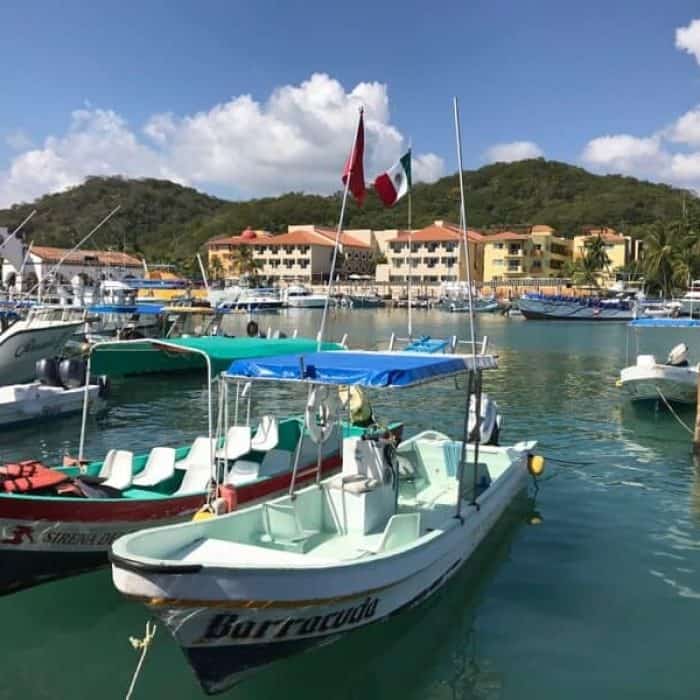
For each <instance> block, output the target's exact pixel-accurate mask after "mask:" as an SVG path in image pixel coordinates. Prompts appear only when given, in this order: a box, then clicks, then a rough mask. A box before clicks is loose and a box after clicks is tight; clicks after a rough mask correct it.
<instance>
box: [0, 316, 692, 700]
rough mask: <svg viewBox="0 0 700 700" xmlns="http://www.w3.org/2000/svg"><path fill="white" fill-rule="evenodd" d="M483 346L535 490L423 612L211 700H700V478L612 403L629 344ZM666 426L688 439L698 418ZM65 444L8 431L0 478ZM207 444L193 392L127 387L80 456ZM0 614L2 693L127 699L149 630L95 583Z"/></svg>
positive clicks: (164, 684)
mask: <svg viewBox="0 0 700 700" xmlns="http://www.w3.org/2000/svg"><path fill="white" fill-rule="evenodd" d="M267 323H271V324H274V325H281V327H282V328H286V329H288V330H291V329H292V328H293V327H297V328H298V329H299V332H300V333H302V334H308V335H314V334H315V332H316V329H317V328H318V326H319V312H317V311H313V312H311V311H301V310H300V311H289V312H285V313H284V314H281V315H280V316H279V317H272V316H271V317H269V318H265V317H262V316H261V317H260V325H261V327H264V326H265V325H266V324H267ZM405 325H406V311H405V310H381V309H380V310H355V311H340V310H339V311H334V312H332V315H331V318H330V320H329V331H330V332H329V337H335V338H339V337H340V336H341V335H342V334H343V333H346V332H347V333H348V335H349V344H350V345H351V346H354V347H368V346H370V347H377V346H378V345H380V343H381V341H382V340H384V341H386V339H388V337H389V335H390V333H391V331H392V330H395V331H398V332H399V333H400V334H404V332H405ZM467 327H468V324H467V316H466V315H462V314H448V313H444V312H440V311H437V310H432V311H422V310H416V311H415V312H414V328H415V331H416V332H417V333H418V334H431V335H433V336H443V337H444V336H447V335H450V334H454V333H456V334H458V335H460V336H461V337H464V336H466V332H467ZM478 329H479V332H480V334H482V335H483V334H486V335H488V336H489V345H490V347H491V348H492V349H493V350H494V351H495V352H497V353H498V355H499V364H500V367H499V369H498V370H495V371H491V372H487V373H486V374H485V390H486V391H487V392H488V394H489V395H490V396H491V397H492V398H493V399H495V400H496V401H497V402H498V404H499V407H500V410H501V412H502V414H503V416H504V426H503V431H502V438H501V440H502V443H503V444H508V443H512V442H516V441H519V440H529V439H536V440H538V441H539V447H538V451H539V453H541V454H544V455H545V456H546V457H548V458H549V459H548V464H547V471H546V473H545V476H544V478H543V479H542V482H541V484H540V488H539V492H538V493H537V494H536V495H535V496H534V499H533V498H531V499H529V500H528V501H527V502H526V503H522V504H518V507H516V508H514V509H513V511H512V513H510V514H509V515H508V517H507V518H506V519H504V521H503V522H502V523H501V524H500V527H499V528H498V530H497V531H496V532H494V533H493V535H492V536H491V537H490V538H489V539H488V540H487V542H486V543H485V545H484V546H482V547H481V549H480V550H479V552H478V556H477V557H476V558H475V559H473V560H472V561H471V562H470V563H469V564H468V565H467V566H466V567H465V568H464V569H463V570H462V571H461V572H460V574H459V575H458V576H456V577H455V578H454V579H453V580H452V581H451V582H450V583H449V584H448V585H447V586H446V587H445V588H444V589H443V590H442V591H441V592H440V593H439V594H437V595H436V596H434V597H433V598H432V599H430V600H429V601H428V602H427V603H425V604H424V605H422V606H420V607H418V608H416V609H415V610H413V611H411V612H408V613H405V614H403V615H401V616H399V617H397V618H395V619H392V620H390V621H388V622H385V623H379V624H376V625H373V626H370V627H368V628H366V629H364V630H361V631H359V632H356V633H354V634H351V635H349V636H347V637H345V638H344V639H342V640H341V641H339V642H337V643H335V644H332V645H329V646H327V647H324V648H322V649H319V650H317V651H315V652H312V653H309V654H306V655H302V656H298V657H294V658H290V659H288V660H285V661H282V662H280V663H278V664H276V665H274V666H271V667H269V668H268V669H266V670H262V671H261V672H260V673H259V674H257V675H256V676H254V677H252V678H250V679H249V680H247V681H245V682H244V683H242V684H241V685H239V686H237V687H235V688H234V689H232V690H230V691H229V692H228V693H226V694H224V695H223V696H222V697H226V698H240V699H241V700H253V699H255V700H264V699H265V698H276V699H277V698H299V699H302V698H303V700H317V699H318V700H327V699H328V698H333V699H334V700H344V699H347V700H350V699H353V700H354V699H358V700H359V699H362V700H365V699H366V698H387V699H389V698H390V699H394V698H395V699H399V698H400V699H401V700H413V699H415V700H418V699H421V700H423V699H426V698H431V699H432V698H435V699H438V698H439V699H440V700H442V699H443V698H444V699H445V700H446V699H448V698H449V699H450V700H453V699H460V700H462V699H477V698H478V699H479V700H484V699H489V700H491V699H493V700H496V699H498V700H505V699H508V700H513V699H521V698H522V699H531V698H538V700H554V699H556V700H559V699H561V698H567V700H571V699H578V698H580V699H581V700H590V699H591V698H596V699H598V700H600V699H603V698H606V699H607V698H611V699H613V698H614V699H616V700H623V699H626V698H630V699H631V698H634V699H635V700H638V699H640V698H649V699H651V698H655V699H656V698H664V699H669V700H671V699H679V700H680V699H696V698H698V697H700V674H699V673H698V671H697V668H698V666H697V663H698V662H697V649H698V619H700V614H699V611H700V466H697V465H696V464H694V461H693V457H692V454H691V437H690V435H689V434H688V433H687V432H686V430H685V428H683V427H682V426H681V425H680V424H679V423H678V421H677V420H676V418H674V417H673V416H671V415H670V414H669V413H668V412H667V411H657V410H655V409H654V407H647V408H633V407H632V406H631V405H630V404H629V403H626V402H625V401H624V399H623V397H622V396H621V394H620V389H618V388H617V387H616V386H615V380H616V378H617V376H618V373H619V370H620V368H621V367H623V366H624V365H625V364H626V363H627V360H628V356H630V355H632V354H633V353H634V352H636V343H637V338H635V336H631V335H629V331H628V330H627V328H626V327H625V325H624V324H615V323H613V324H604V323H599V324H596V323H548V322H544V321H543V322H538V321H524V320H522V319H515V318H513V319H507V318H503V317H501V316H490V315H484V316H481V317H480V318H479V319H478ZM643 333H644V335H642V334H640V335H639V342H640V348H641V349H642V350H644V351H653V352H656V353H657V355H658V356H665V353H666V352H668V350H669V349H670V348H671V346H673V345H675V344H676V343H677V342H680V341H682V340H685V341H686V342H687V343H688V345H689V347H690V348H691V361H697V360H698V359H700V358H699V357H698V356H697V353H698V351H699V350H700V345H698V344H697V343H696V341H695V338H693V337H689V334H691V333H695V331H693V330H686V331H683V330H673V331H653V330H652V331H644V332H643ZM684 334H685V335H684ZM694 351H695V353H696V355H695V356H693V353H694ZM264 391H265V392H267V393H265V394H264V395H263V394H262V393H261V394H260V395H258V396H256V397H255V408H262V407H263V406H264V407H265V408H266V409H268V410H269V408H270V407H271V406H276V407H277V408H278V409H279V410H280V411H283V412H292V411H298V410H299V409H300V408H301V405H302V404H301V403H300V402H299V401H298V400H296V399H298V398H299V396H298V395H295V394H294V392H293V391H291V390H285V392H283V393H279V392H277V390H276V389H273V387H270V388H269V389H268V388H266V389H265V390H264ZM275 392H277V393H275ZM374 406H375V412H376V413H377V414H378V415H379V417H380V418H383V419H390V418H401V419H403V420H404V421H405V423H406V434H410V433H412V432H415V431H417V430H419V429H425V428H434V429H437V430H441V431H445V432H448V433H452V434H453V435H455V436H457V435H459V431H460V418H461V416H462V415H463V407H462V406H459V405H455V392H454V390H453V389H446V391H445V392H444V394H442V393H441V392H440V390H439V385H430V387H429V388H417V389H412V390H407V391H406V392H403V393H395V394H391V393H385V395H384V396H382V397H381V401H378V400H377V401H375V404H374ZM679 418H680V419H681V420H684V421H685V422H686V423H688V424H689V425H691V426H692V424H693V420H694V412H692V411H690V412H689V411H682V412H680V413H679ZM79 427H80V421H79V418H78V417H73V418H68V419H66V420H62V421H60V422H56V423H55V424H53V425H52V424H50V423H49V424H41V425H31V426H26V427H23V428H21V429H18V430H15V431H12V432H4V433H0V462H5V461H9V460H12V459H17V458H28V457H37V458H41V459H44V460H45V461H48V462H51V463H55V462H58V461H60V459H61V457H62V455H63V454H64V453H65V452H70V453H75V451H76V449H77V443H78V435H79ZM204 432H206V392H205V391H204V388H203V383H202V379H201V378H200V377H196V376H188V377H171V378H167V379H166V378H156V377H147V378H136V379H129V380H123V381H122V380H120V381H116V382H114V385H113V392H112V397H111V400H110V401H109V406H108V409H107V411H106V412H105V413H103V414H100V415H98V416H91V417H90V419H89V426H88V438H87V442H86V454H87V455H88V456H90V457H94V458H99V457H100V456H101V455H103V454H104V453H105V451H106V450H107V449H109V448H111V447H121V448H125V449H130V450H133V451H134V452H145V451H148V449H150V448H151V447H153V446H157V445H173V444H186V443H188V442H190V441H191V440H192V439H193V438H194V437H195V436H196V435H198V434H203V433H204ZM0 619H1V620H2V635H3V643H2V669H3V683H2V684H0V698H19V697H23V698H32V699H33V700H39V699H42V700H43V699H44V698H46V699H49V698H51V699H54V698H64V697H65V698H101V699H104V700H108V699H111V698H123V697H124V695H125V693H126V690H127V688H128V685H129V682H130V679H131V675H132V673H133V671H134V668H135V666H136V663H137V660H138V653H137V652H136V651H134V650H133V649H132V647H131V645H130V643H129V637H130V636H135V637H141V636H143V633H144V626H145V621H146V619H147V615H146V612H145V609H144V608H142V607H141V606H139V605H138V604H135V603H131V602H128V601H126V600H124V599H122V598H121V597H120V596H119V595H118V594H117V592H116V591H115V590H114V588H113V586H112V582H111V575H110V571H109V569H103V570H101V571H97V572H94V573H91V574H87V575H83V576H80V577H75V578H70V579H66V580H63V581H58V582H54V583H49V584H45V585H42V586H38V587H36V588H34V589H30V590H27V591H24V592H21V593H17V594H15V595H10V596H5V597H3V598H0ZM154 697H159V698H168V700H178V699H180V698H197V697H203V694H202V692H201V691H200V689H199V686H198V685H197V683H196V681H195V679H194V675H193V674H192V673H191V671H190V669H189V667H188V666H187V664H186V662H185V659H184V656H183V655H182V654H181V652H180V650H179V649H178V647H177V646H176V645H175V643H174V642H173V641H172V640H171V638H170V637H169V635H168V634H167V632H166V631H165V629H164V628H160V629H159V630H158V632H157V635H156V638H155V640H154V643H153V646H152V648H151V649H150V651H149V654H148V657H147V659H146V662H145V665H144V668H143V671H142V673H141V676H140V678H139V681H138V684H137V686H136V690H135V693H134V698H154Z"/></svg>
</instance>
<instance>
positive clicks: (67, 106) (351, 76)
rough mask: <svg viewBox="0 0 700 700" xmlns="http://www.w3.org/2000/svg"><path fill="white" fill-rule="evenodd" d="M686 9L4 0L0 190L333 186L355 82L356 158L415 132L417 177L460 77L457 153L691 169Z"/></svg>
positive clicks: (434, 162)
mask: <svg viewBox="0 0 700 700" xmlns="http://www.w3.org/2000/svg"><path fill="white" fill-rule="evenodd" d="M698 18H700V6H698V5H697V2H695V3H691V2H685V1H676V2H673V1H671V2H663V3H661V2H652V1H649V0H642V1H634V0H624V1H619V2H616V1H614V0H609V1H608V2H600V1H598V0H590V1H589V2H587V3H576V4H574V3H569V2H561V0H560V1H559V2H552V1H550V0H542V1H541V2H528V1H527V0H522V1H520V2H516V1H515V0H513V1H511V2H506V1H504V0H493V1H492V2H489V3H485V2H446V3H435V2H433V3H428V2H425V0H423V1H422V2H417V1H409V2H396V3H386V2H385V3H377V2H364V1H357V2H354V3H347V4H340V3H328V2H317V1H316V0H312V1H307V2H292V1H287V2H283V1H281V0H280V1H279V2H270V1H265V0H258V1H256V2H250V3H243V2H233V1H229V2H202V3H177V2H163V1H158V2H155V1H144V2H138V3H137V2H131V1H128V0H127V1H124V2H120V3H113V2H110V3H106V2H101V1H96V2H92V3H78V2H73V1H69V2H57V1H53V0H52V1H50V2H45V3H43V6H42V7H41V8H39V7H38V6H37V5H32V4H31V3H26V2H23V3H20V2H15V1H14V0H9V2H5V3H3V5H2V8H1V9H0V26H1V27H2V41H0V66H3V68H2V69H0V96H1V97H0V105H1V111H0V114H1V115H2V116H1V118H0V204H1V205H6V204H8V203H9V202H11V201H16V200H19V199H30V198H32V197H33V196H36V195H38V194H41V193H43V192H45V191H50V190H57V189H61V188H63V187H66V186H69V185H71V184H75V183H76V182H78V181H80V179H81V178H82V177H84V176H85V175H86V174H90V173H93V172H94V173H97V172H104V173H108V172H123V173H124V174H127V175H132V176H141V175H154V176H160V177H171V178H173V179H176V180H178V181H181V182H186V183H188V184H192V185H193V186H195V187H197V188H198V189H203V190H205V191H210V192H214V193H216V194H221V195H225V196H230V197H247V196H251V195H261V194H275V193H278V192H281V191H288V190H290V189H295V190H302V189H303V190H309V191H332V190H333V189H335V188H336V187H337V186H338V178H337V175H336V173H337V172H338V171H339V169H340V168H342V160H343V158H344V155H343V154H344V152H345V151H347V150H348V149H349V146H350V143H349V141H350V139H351V134H352V123H353V121H354V114H355V108H356V104H357V103H359V102H364V103H365V104H366V108H367V119H368V143H369V148H368V163H367V174H368V176H369V175H372V174H373V169H374V170H376V169H381V168H383V167H388V166H389V165H391V162H390V161H391V160H392V159H393V158H395V157H396V156H398V154H399V152H400V150H401V148H402V147H403V145H404V144H405V141H406V139H408V138H409V137H410V138H411V139H412V141H413V147H414V152H415V153H416V154H417V155H419V156H425V158H424V159H423V160H422V161H421V160H420V159H419V160H418V163H417V171H418V172H419V175H421V176H422V177H423V178H424V179H428V180H430V179H434V178H435V177H438V176H439V175H441V174H445V173H448V172H453V171H454V169H455V163H456V160H455V156H454V138H453V127H452V122H451V104H450V103H451V98H452V96H453V95H458V96H459V97H460V100H461V106H462V120H463V133H464V152H465V164H466V165H467V166H468V167H478V166H479V165H482V164H484V163H485V162H487V161H489V160H493V159H494V158H498V159H506V160H508V159H512V158H517V157H519V156H523V155H529V154H536V153H542V154H544V155H545V157H547V158H552V159H557V160H564V161H568V162H572V163H578V164H582V165H585V166H586V167H588V168H589V169H593V170H596V171H600V172H627V173H630V174H634V175H639V176H641V177H649V178H652V179H657V180H665V181H670V182H674V183H676V184H681V185H683V186H687V187H691V188H697V187H700V153H697V152H696V150H697V148H698V147H700V110H697V111H696V108H697V105H698V103H700V97H699V96H698V92H699V90H698V88H700V65H699V63H700V21H699V22H698V24H697V27H695V26H694V25H692V24H691V23H692V22H693V20H695V19H698ZM679 28H680V29H682V28H688V29H687V33H686V35H685V38H684V39H683V40H682V41H681V44H682V45H681V46H680V48H679V47H677V45H676V44H677V35H676V32H677V30H678V29H679ZM694 51H697V53H693V52H694ZM314 74H319V75H321V76H324V77H323V79H317V80H310V79H311V77H312V75H314ZM358 84H362V85H365V87H361V88H360V89H359V90H356V86H357V85H358ZM285 86H292V87H291V88H290V89H289V90H288V91H287V92H285V91H284V90H285ZM280 90H282V93H279V91H280ZM275 91H277V93H276V92H275ZM273 94H280V95H281V97H280V99H278V100H275V101H274V102H275V104H274V105H271V104H270V96H271V95H273ZM242 95H250V96H251V100H248V101H246V100H241V96H242ZM368 95H369V98H368ZM166 115H167V116H166ZM684 115H686V117H685V121H684V122H682V123H681V124H680V126H679V120H682V118H683V117H684ZM372 119H375V121H376V123H375V124H374V125H372V124H371V123H370V122H371V120H372ZM144 129H145V131H144ZM606 137H612V140H610V139H608V140H607V141H606V140H605V139H606ZM514 142H524V143H520V145H519V146H512V144H513V143H514ZM498 144H501V145H502V144H506V146H502V147H501V148H500V150H499V149H496V150H494V146H497V145H498ZM509 144H511V146H508V145H509ZM678 156H680V158H678ZM387 161H389V162H387Z"/></svg>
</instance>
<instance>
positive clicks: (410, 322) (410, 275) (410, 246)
mask: <svg viewBox="0 0 700 700" xmlns="http://www.w3.org/2000/svg"><path fill="white" fill-rule="evenodd" d="M409 152H410V151H409ZM411 189H412V187H409V188H408V337H409V338H411V339H412V338H413V316H412V313H413V312H412V310H411V282H412V281H413V268H412V267H411V253H412V252H413V228H412V226H411Z"/></svg>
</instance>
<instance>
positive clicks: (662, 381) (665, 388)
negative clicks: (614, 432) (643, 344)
mask: <svg viewBox="0 0 700 700" xmlns="http://www.w3.org/2000/svg"><path fill="white" fill-rule="evenodd" d="M618 385H619V386H620V387H622V389H624V391H625V392H626V393H627V395H628V396H629V397H630V399H632V400H633V401H662V402H672V403H684V404H694V403H695V402H696V399H697V386H698V367H697V365H694V366H691V365H689V364H688V347H687V346H686V345H685V343H680V344H679V345H676V347H674V348H673V349H672V350H671V352H670V353H669V355H668V358H667V359H666V362H663V363H662V362H658V361H657V360H656V357H655V356H654V355H637V361H636V363H635V364H634V365H632V366H630V367H625V368H624V369H623V370H622V371H621V372H620V380H619V382H618Z"/></svg>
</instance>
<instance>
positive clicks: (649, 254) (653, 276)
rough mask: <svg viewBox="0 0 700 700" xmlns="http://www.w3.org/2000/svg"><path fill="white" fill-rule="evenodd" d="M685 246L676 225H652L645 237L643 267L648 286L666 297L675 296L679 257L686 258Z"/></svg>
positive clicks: (659, 223) (660, 223)
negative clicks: (674, 289)
mask: <svg viewBox="0 0 700 700" xmlns="http://www.w3.org/2000/svg"><path fill="white" fill-rule="evenodd" d="M683 245H684V241H683V236H682V235H681V232H680V230H679V228H678V226H677V225H675V224H665V223H662V222H658V223H655V224H651V226H650V227H649V228H648V230H647V234H646V236H645V237H644V259H643V261H642V267H643V269H644V274H645V276H646V280H647V284H648V285H649V286H650V287H652V288H655V289H658V290H659V291H661V293H662V294H663V295H664V296H665V297H670V296H672V295H673V288H674V280H677V278H678V273H679V270H678V269H677V264H678V261H679V256H685V253H684V252H683ZM684 272H687V271H686V270H684ZM686 279H687V277H686Z"/></svg>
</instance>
